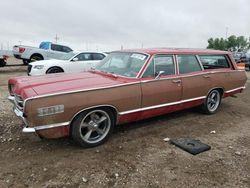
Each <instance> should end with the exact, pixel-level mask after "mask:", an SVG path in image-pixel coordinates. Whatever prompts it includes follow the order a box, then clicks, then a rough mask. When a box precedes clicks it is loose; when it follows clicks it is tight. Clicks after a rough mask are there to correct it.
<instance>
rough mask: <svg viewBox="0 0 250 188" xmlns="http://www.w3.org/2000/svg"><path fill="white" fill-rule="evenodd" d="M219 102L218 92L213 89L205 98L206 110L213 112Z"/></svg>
mask: <svg viewBox="0 0 250 188" xmlns="http://www.w3.org/2000/svg"><path fill="white" fill-rule="evenodd" d="M219 104H220V93H219V92H218V91H213V92H211V93H210V94H209V96H208V100H207V106H208V110H209V111H211V112H213V111H215V110H216V109H217V108H218V106H219Z"/></svg>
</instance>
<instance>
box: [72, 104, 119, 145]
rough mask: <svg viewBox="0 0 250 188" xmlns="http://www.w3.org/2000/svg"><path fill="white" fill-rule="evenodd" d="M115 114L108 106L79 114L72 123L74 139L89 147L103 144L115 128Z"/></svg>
mask: <svg viewBox="0 0 250 188" xmlns="http://www.w3.org/2000/svg"><path fill="white" fill-rule="evenodd" d="M114 119H115V118H114V114H113V112H112V111H111V110H110V109H108V108H96V109H91V110H87V111H85V112H82V113H81V114H79V115H78V116H77V117H76V118H75V120H74V121H73V123H72V125H71V136H72V138H73V140H74V141H75V142H76V143H77V144H79V145H80V146H82V147H85V148H89V147H95V146H98V145H101V144H103V143H104V142H106V141H107V140H108V138H109V136H110V135H111V134H112V131H113V129H114V124H115V121H114Z"/></svg>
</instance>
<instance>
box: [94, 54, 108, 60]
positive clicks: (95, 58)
mask: <svg viewBox="0 0 250 188" xmlns="http://www.w3.org/2000/svg"><path fill="white" fill-rule="evenodd" d="M92 55H93V60H102V59H103V58H104V57H105V56H104V55H103V54H99V53H93V54H92Z"/></svg>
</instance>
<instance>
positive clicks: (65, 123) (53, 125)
mask: <svg viewBox="0 0 250 188" xmlns="http://www.w3.org/2000/svg"><path fill="white" fill-rule="evenodd" d="M69 124H70V122H69V121H67V122H63V123H55V124H50V125H41V126H37V127H33V128H34V129H35V131H40V130H44V129H51V128H57V127H64V126H67V125H69Z"/></svg>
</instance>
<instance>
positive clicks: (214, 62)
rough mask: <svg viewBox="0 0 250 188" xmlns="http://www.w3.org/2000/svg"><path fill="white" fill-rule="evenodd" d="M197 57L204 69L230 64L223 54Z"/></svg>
mask: <svg viewBox="0 0 250 188" xmlns="http://www.w3.org/2000/svg"><path fill="white" fill-rule="evenodd" d="M199 57H200V61H201V63H202V66H203V67H204V69H221V68H230V64H229V62H228V60H227V58H226V56H224V55H200V56H199Z"/></svg>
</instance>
